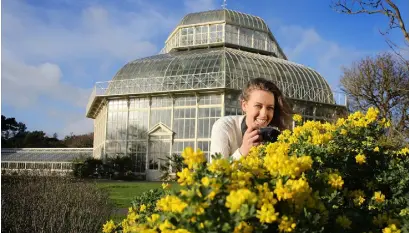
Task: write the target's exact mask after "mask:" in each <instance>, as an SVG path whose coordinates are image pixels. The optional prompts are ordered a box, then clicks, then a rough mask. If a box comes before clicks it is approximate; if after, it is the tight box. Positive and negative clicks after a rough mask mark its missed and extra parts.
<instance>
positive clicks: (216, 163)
mask: <svg viewBox="0 0 409 233" xmlns="http://www.w3.org/2000/svg"><path fill="white" fill-rule="evenodd" d="M207 169H208V170H209V171H211V172H213V173H217V174H223V173H225V174H230V171H231V167H230V163H229V161H228V160H227V159H214V160H212V162H211V163H210V164H208V168H207Z"/></svg>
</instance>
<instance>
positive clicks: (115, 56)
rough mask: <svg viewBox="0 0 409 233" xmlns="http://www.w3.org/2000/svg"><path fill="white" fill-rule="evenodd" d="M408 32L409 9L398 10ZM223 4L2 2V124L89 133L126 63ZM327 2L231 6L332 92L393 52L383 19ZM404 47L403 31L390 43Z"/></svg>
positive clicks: (264, 0)
mask: <svg viewBox="0 0 409 233" xmlns="http://www.w3.org/2000/svg"><path fill="white" fill-rule="evenodd" d="M395 2H396V4H397V5H398V6H399V7H400V9H401V11H402V12H401V13H402V14H403V17H404V19H405V20H406V21H405V23H406V25H409V22H408V19H409V12H408V10H405V9H409V1H406V0H397V1H395ZM222 3H223V0H217V1H216V0H115V1H112V0H105V1H102V0H81V1H73V0H36V1H31V0H3V1H2V9H1V42H2V44H1V114H3V115H5V116H6V117H15V118H16V120H17V121H21V122H23V123H25V124H26V126H27V128H28V130H30V131H33V130H42V131H44V132H46V133H47V134H48V135H50V136H51V135H53V133H57V135H58V136H59V138H63V137H64V136H66V135H69V134H71V133H74V134H83V133H88V132H92V131H93V121H92V119H88V118H86V117H85V108H86V105H87V102H88V98H89V96H90V94H91V91H92V88H93V87H94V85H95V82H98V81H109V80H111V79H112V78H113V76H114V75H115V73H116V72H117V71H118V70H119V69H120V68H121V67H123V66H124V65H125V64H126V63H128V62H130V61H132V60H135V59H138V58H143V57H147V56H153V55H156V54H158V53H159V51H160V50H161V49H162V48H163V46H164V42H165V40H166V39H167V37H168V35H169V34H170V33H171V32H172V30H173V29H174V28H175V27H176V26H177V24H178V23H179V21H180V20H181V19H182V18H183V16H185V15H186V14H188V13H192V12H199V11H206V10H214V9H220V8H221V4H222ZM330 4H331V0H309V1H307V0H286V1H277V0H257V1H249V0H240V1H239V0H235V1H232V0H228V1H227V8H228V9H231V10H237V11H240V12H243V13H247V14H251V15H256V16H259V17H261V18H263V19H264V20H265V22H266V23H267V25H268V26H269V27H270V30H271V31H272V33H273V35H274V36H275V38H276V39H277V40H278V43H279V44H280V46H281V47H282V48H283V50H284V53H285V54H286V55H287V57H288V58H289V60H291V61H294V62H297V63H300V64H303V65H306V66H309V67H311V68H313V69H314V70H316V71H318V72H319V73H320V74H321V75H322V76H323V77H324V78H325V79H326V80H327V82H328V83H329V85H330V86H331V88H332V89H333V90H335V91H338V90H339V80H340V77H341V74H342V70H341V67H349V66H351V65H352V63H353V62H356V61H359V60H360V59H363V58H365V57H366V56H375V55H376V54H378V53H382V52H386V51H390V49H389V47H388V45H387V44H386V43H385V38H384V37H383V36H382V35H381V34H380V33H379V31H380V30H381V31H382V30H385V29H387V26H388V25H387V23H388V22H387V19H386V18H385V17H383V16H381V15H343V14H339V13H337V12H335V11H334V10H333V9H331V7H330ZM389 38H390V39H391V40H393V41H394V42H395V43H397V44H399V45H401V44H403V36H402V34H401V33H400V32H399V31H398V30H394V31H392V32H391V33H390V34H389Z"/></svg>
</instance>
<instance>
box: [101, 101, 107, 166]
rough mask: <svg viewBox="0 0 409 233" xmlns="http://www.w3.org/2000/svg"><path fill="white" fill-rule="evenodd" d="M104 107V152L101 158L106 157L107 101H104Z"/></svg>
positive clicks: (104, 158)
mask: <svg viewBox="0 0 409 233" xmlns="http://www.w3.org/2000/svg"><path fill="white" fill-rule="evenodd" d="M105 104H106V107H105V124H104V126H105V127H104V154H103V155H102V156H101V157H102V158H101V159H102V160H105V161H106V159H107V150H106V144H107V132H108V131H107V127H108V108H109V101H108V100H106V101H105Z"/></svg>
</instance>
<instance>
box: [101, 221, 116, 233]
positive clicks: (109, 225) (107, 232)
mask: <svg viewBox="0 0 409 233" xmlns="http://www.w3.org/2000/svg"><path fill="white" fill-rule="evenodd" d="M113 230H115V223H114V221H112V220H109V221H107V222H106V223H105V224H104V226H103V228H102V232H104V233H111V232H112V231H113Z"/></svg>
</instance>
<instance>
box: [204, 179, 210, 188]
mask: <svg viewBox="0 0 409 233" xmlns="http://www.w3.org/2000/svg"><path fill="white" fill-rule="evenodd" d="M202 184H203V186H205V187H208V186H209V185H210V179H209V178H208V177H203V178H202Z"/></svg>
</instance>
